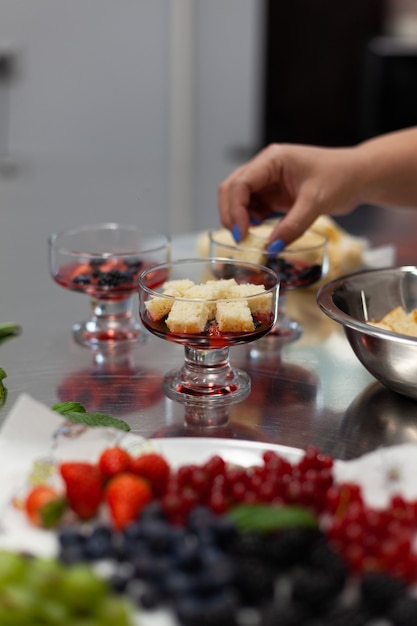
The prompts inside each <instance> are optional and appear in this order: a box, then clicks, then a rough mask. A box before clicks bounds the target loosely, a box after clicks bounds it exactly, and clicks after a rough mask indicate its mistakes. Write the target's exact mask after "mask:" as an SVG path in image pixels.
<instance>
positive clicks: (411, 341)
mask: <svg viewBox="0 0 417 626" xmlns="http://www.w3.org/2000/svg"><path fill="white" fill-rule="evenodd" d="M387 273H388V274H408V273H410V274H416V276H417V266H415V265H403V266H398V267H384V268H377V269H365V270H360V271H358V272H353V273H351V274H347V275H345V276H341V277H340V278H335V279H334V280H332V281H330V282H328V283H326V284H325V285H323V286H322V287H321V288H320V289H319V291H318V292H317V296H316V301H317V304H318V306H319V307H320V309H321V310H322V311H323V313H325V314H326V315H327V316H328V317H330V318H331V319H333V320H334V321H336V322H338V323H339V324H342V325H343V326H347V327H348V328H352V329H353V330H355V331H358V332H361V333H364V334H366V335H371V336H372V337H377V338H379V339H382V340H388V341H393V342H396V343H401V344H404V345H410V346H415V345H417V338H416V337H410V336H409V335H402V334H400V333H394V332H391V331H389V330H384V329H382V328H376V327H375V326H371V325H370V324H367V323H366V322H361V321H359V320H356V319H355V318H353V317H352V316H350V315H348V314H347V313H345V312H344V311H342V310H341V309H340V308H339V307H338V306H336V304H335V303H334V300H333V294H334V293H335V292H336V291H337V290H338V289H339V288H340V287H342V286H343V285H345V284H347V283H348V282H349V281H350V280H351V279H354V278H357V277H360V276H364V275H370V274H374V275H378V274H379V275H382V274H387Z"/></svg>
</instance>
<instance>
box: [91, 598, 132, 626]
mask: <svg viewBox="0 0 417 626" xmlns="http://www.w3.org/2000/svg"><path fill="white" fill-rule="evenodd" d="M133 611H134V609H133V606H132V605H131V604H130V603H128V601H127V600H126V599H124V598H121V597H119V596H116V595H111V596H106V597H105V598H104V599H103V601H102V602H101V603H100V604H99V605H97V606H96V609H95V613H96V616H97V618H98V620H99V624H100V626H114V624H117V626H132V615H133Z"/></svg>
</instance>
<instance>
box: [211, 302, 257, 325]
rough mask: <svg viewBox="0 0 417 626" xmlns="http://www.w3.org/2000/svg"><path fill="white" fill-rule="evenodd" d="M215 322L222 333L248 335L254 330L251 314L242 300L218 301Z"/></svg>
mask: <svg viewBox="0 0 417 626" xmlns="http://www.w3.org/2000/svg"><path fill="white" fill-rule="evenodd" d="M216 321H217V324H218V325H219V330H220V331H221V332H222V333H239V332H242V333H249V332H252V331H253V330H255V325H254V323H253V318H252V313H251V311H250V308H249V307H248V305H247V303H245V301H244V300H219V301H218V303H217V307H216Z"/></svg>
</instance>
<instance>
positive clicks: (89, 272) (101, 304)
mask: <svg viewBox="0 0 417 626" xmlns="http://www.w3.org/2000/svg"><path fill="white" fill-rule="evenodd" d="M170 258H171V243H170V239H169V237H168V236H166V235H163V234H159V233H156V232H153V231H145V230H144V229H142V228H140V227H139V226H134V225H125V224H118V223H114V222H108V223H102V224H89V225H85V226H81V227H79V228H73V229H71V230H65V231H62V232H59V233H54V234H52V235H50V237H49V263H50V271H51V274H52V277H53V279H54V280H55V281H56V282H57V283H58V285H60V286H61V287H64V289H69V290H71V291H76V292H78V293H83V294H86V295H87V296H89V297H90V300H91V308H92V314H91V316H90V318H89V319H88V320H87V321H83V322H79V323H76V324H74V326H73V335H74V339H75V341H76V342H77V343H79V344H81V345H84V346H87V347H90V348H100V349H101V348H103V347H105V346H107V347H111V346H117V345H120V344H121V343H122V342H132V341H137V340H138V339H139V338H141V337H142V336H144V333H143V329H142V328H141V326H140V324H139V323H138V322H137V321H136V319H135V318H134V316H133V314H132V300H133V295H134V294H135V293H136V292H137V281H138V276H139V274H140V273H141V272H142V271H143V270H144V269H149V272H148V274H147V281H148V283H149V285H150V286H151V287H157V286H158V285H161V284H162V283H163V282H164V280H165V279H166V275H167V274H166V271H165V270H152V269H151V268H152V267H153V266H155V265H158V264H161V263H163V262H166V261H169V260H170Z"/></svg>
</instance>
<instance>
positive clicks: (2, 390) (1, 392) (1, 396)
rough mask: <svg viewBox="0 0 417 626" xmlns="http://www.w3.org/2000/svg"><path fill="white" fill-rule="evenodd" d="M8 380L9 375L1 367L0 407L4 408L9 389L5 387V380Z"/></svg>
mask: <svg viewBox="0 0 417 626" xmlns="http://www.w3.org/2000/svg"><path fill="white" fill-rule="evenodd" d="M4 378H7V374H6V372H5V371H4V369H3V368H2V367H0V406H2V405H3V404H4V403H5V401H6V397H7V389H6V387H5V386H4V385H3V379H4Z"/></svg>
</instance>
